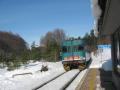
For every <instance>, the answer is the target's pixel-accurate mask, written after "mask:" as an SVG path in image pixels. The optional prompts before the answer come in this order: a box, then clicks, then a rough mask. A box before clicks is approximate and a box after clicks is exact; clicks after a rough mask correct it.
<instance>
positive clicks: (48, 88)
mask: <svg viewBox="0 0 120 90" xmlns="http://www.w3.org/2000/svg"><path fill="white" fill-rule="evenodd" d="M79 73H80V71H79V70H78V69H75V70H71V71H68V72H64V73H62V74H60V75H58V76H56V77H55V78H53V79H51V80H49V81H48V82H45V83H43V84H42V85H40V86H38V87H36V88H34V89H32V90H65V89H66V88H67V87H68V86H69V85H70V84H71V83H72V81H74V79H75V78H76V77H77V76H78V75H79Z"/></svg>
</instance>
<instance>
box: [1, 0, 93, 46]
mask: <svg viewBox="0 0 120 90" xmlns="http://www.w3.org/2000/svg"><path fill="white" fill-rule="evenodd" d="M93 22H94V20H93V15H92V9H91V2H90V0H0V30H2V31H11V32H13V33H15V34H19V35H20V36H21V37H23V38H24V39H25V41H26V42H27V43H28V44H31V43H32V42H33V41H35V42H36V44H39V41H40V38H41V37H42V36H44V35H45V34H46V33H47V32H48V31H53V30H54V29H56V28H59V29H63V30H64V31H65V33H66V34H67V36H70V37H77V36H84V35H85V33H86V32H90V30H91V29H92V28H93Z"/></svg>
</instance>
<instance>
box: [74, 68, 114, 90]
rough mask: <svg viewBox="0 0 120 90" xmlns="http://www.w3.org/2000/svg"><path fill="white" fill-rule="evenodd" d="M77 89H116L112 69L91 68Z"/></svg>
mask: <svg viewBox="0 0 120 90" xmlns="http://www.w3.org/2000/svg"><path fill="white" fill-rule="evenodd" d="M76 90H116V88H115V86H114V84H113V82H112V71H104V70H103V69H98V68H90V69H89V71H88V73H87V74H86V76H85V77H84V79H83V82H82V83H80V84H79V85H78V87H77V88H76Z"/></svg>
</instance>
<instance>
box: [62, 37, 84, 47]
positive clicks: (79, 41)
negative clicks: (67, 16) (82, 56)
mask: <svg viewBox="0 0 120 90" xmlns="http://www.w3.org/2000/svg"><path fill="white" fill-rule="evenodd" d="M75 45H81V46H84V45H85V41H84V40H82V39H74V40H65V41H63V42H62V46H75Z"/></svg>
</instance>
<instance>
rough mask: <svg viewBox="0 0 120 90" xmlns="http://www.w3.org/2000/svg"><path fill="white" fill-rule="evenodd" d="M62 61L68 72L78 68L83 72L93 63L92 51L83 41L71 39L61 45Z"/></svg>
mask: <svg viewBox="0 0 120 90" xmlns="http://www.w3.org/2000/svg"><path fill="white" fill-rule="evenodd" d="M61 60H62V64H63V66H64V69H65V70H66V71H69V70H71V69H74V68H77V69H80V70H83V69H85V68H86V67H87V65H88V63H89V62H90V61H91V57H90V51H89V50H88V49H87V45H86V43H85V41H84V40H82V39H69V40H65V41H63V42H62V44H61Z"/></svg>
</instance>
